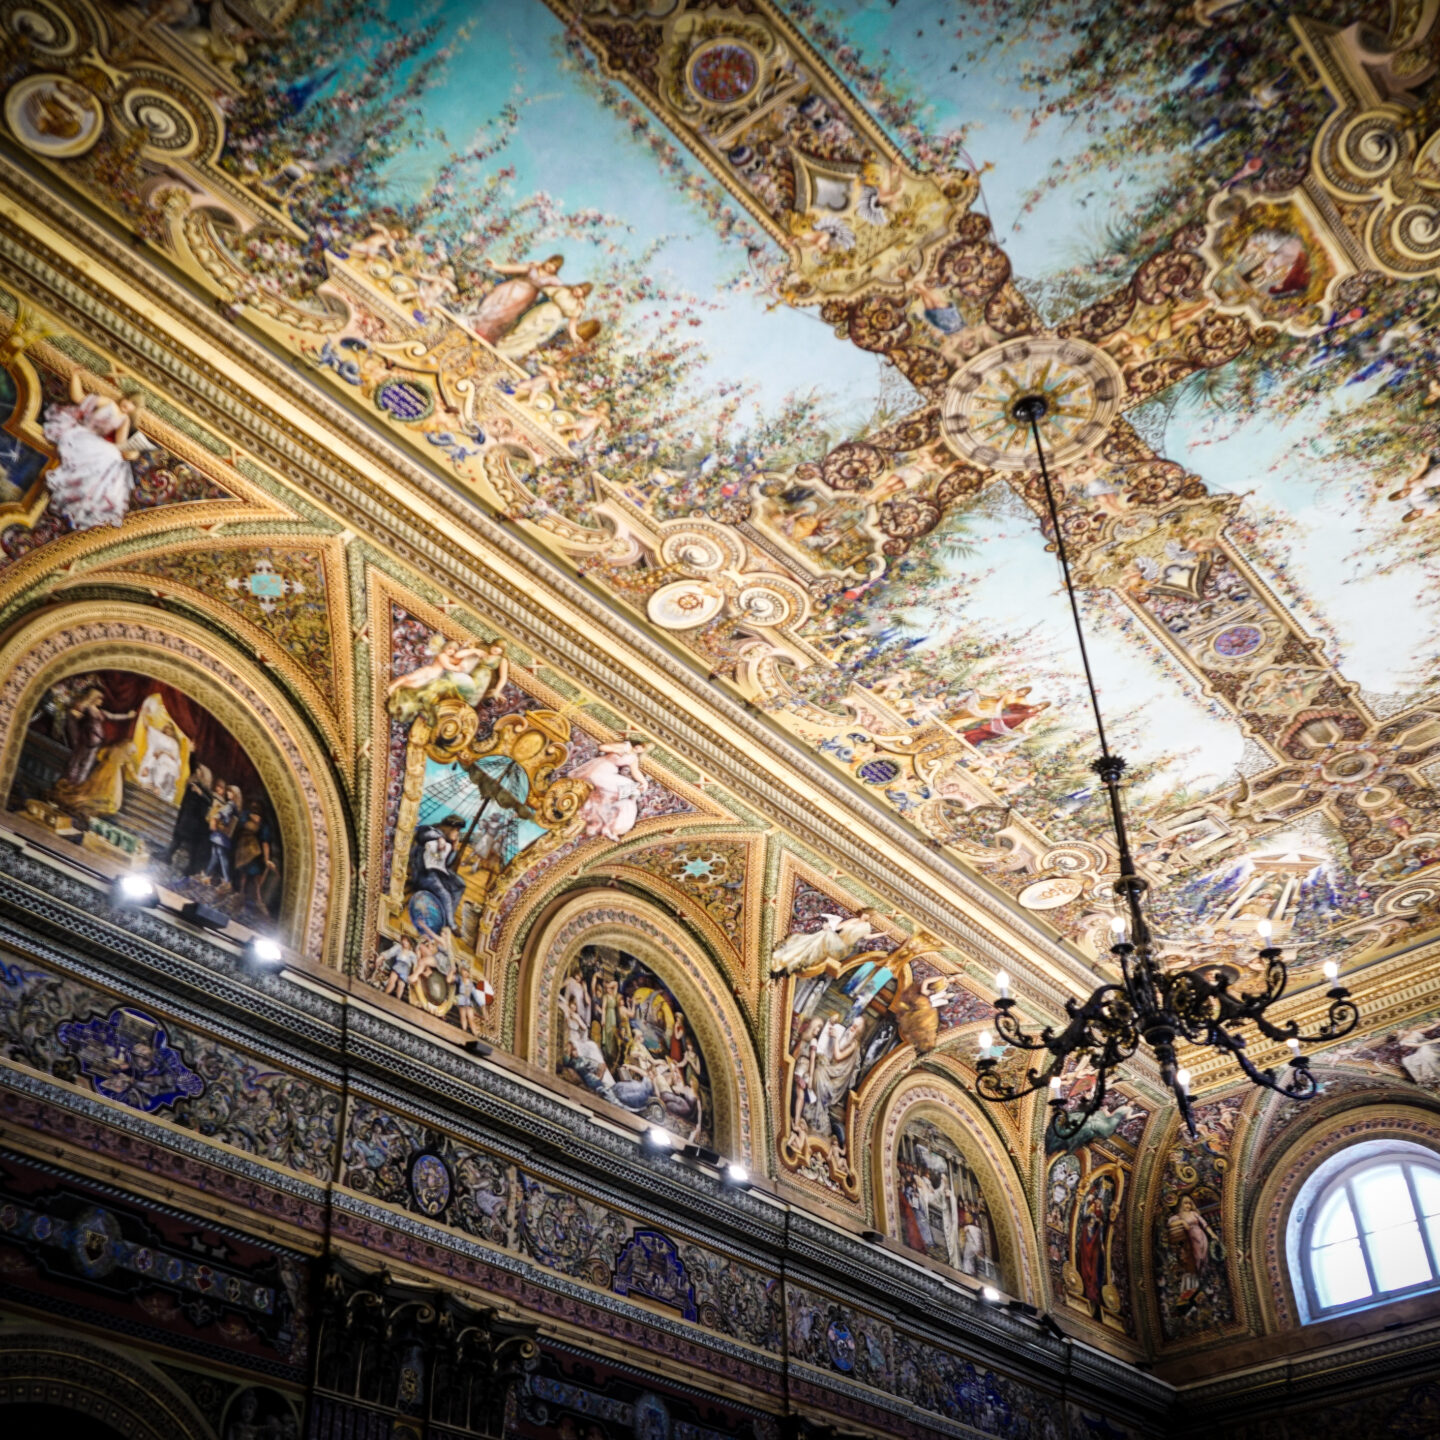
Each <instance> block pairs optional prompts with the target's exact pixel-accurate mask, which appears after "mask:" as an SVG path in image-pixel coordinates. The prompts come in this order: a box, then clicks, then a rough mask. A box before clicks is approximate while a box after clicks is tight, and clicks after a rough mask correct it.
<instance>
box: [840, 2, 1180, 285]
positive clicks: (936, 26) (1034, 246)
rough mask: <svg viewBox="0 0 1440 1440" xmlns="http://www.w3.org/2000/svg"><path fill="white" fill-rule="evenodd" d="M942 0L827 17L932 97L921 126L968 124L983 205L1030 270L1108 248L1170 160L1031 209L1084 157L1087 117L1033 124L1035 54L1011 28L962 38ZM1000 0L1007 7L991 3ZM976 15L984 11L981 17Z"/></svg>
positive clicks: (1074, 186) (1016, 259) (1069, 189)
mask: <svg viewBox="0 0 1440 1440" xmlns="http://www.w3.org/2000/svg"><path fill="white" fill-rule="evenodd" d="M964 8H965V7H964V4H963V3H962V4H961V5H960V6H959V7H957V6H956V5H954V4H953V3H942V0H899V3H897V4H895V5H893V6H892V5H890V4H889V3H887V0H834V3H830V4H826V5H824V6H823V15H824V18H825V20H826V21H827V22H828V23H830V24H832V25H833V26H834V28H836V29H837V30H839V31H840V32H841V33H843V34H844V35H845V36H846V37H848V39H849V40H850V42H851V43H852V44H853V45H854V46H855V47H856V48H857V49H858V50H859V51H860V53H861V55H862V57H863V60H864V63H866V64H867V65H871V66H873V67H875V68H878V69H880V70H882V71H883V72H884V74H885V77H886V80H887V82H888V83H889V87H890V89H891V90H892V91H895V92H897V93H898V94H899V95H901V96H902V97H904V98H911V97H914V98H917V99H919V100H920V101H921V102H922V106H923V109H922V113H921V115H920V124H921V127H922V128H923V129H925V130H927V131H929V132H931V133H932V134H943V133H945V132H948V131H956V130H960V131H963V132H964V133H965V135H966V149H967V150H968V152H969V155H970V157H971V159H972V160H973V162H974V165H975V168H977V169H981V168H983V167H992V168H988V169H985V173H984V175H983V178H982V181H981V202H980V208H981V209H983V210H986V211H987V212H988V213H989V215H990V219H991V222H992V223H993V224H994V227H995V235H996V238H997V240H999V242H1000V244H1001V245H1003V246H1004V248H1005V250H1006V253H1007V254H1008V255H1009V256H1010V260H1011V263H1012V265H1013V266H1014V269H1015V274H1016V275H1017V276H1019V277H1022V278H1028V279H1031V280H1041V279H1045V278H1048V277H1051V276H1053V275H1055V274H1057V273H1058V272H1061V271H1066V270H1070V269H1072V268H1073V267H1075V266H1077V265H1082V264H1085V263H1086V262H1087V261H1089V260H1090V259H1091V258H1093V256H1094V255H1096V254H1097V253H1104V252H1105V250H1106V248H1107V247H1106V233H1105V232H1106V222H1107V220H1108V219H1109V218H1110V217H1111V216H1112V215H1113V214H1115V213H1116V212H1117V211H1121V210H1124V209H1126V208H1128V207H1129V205H1131V204H1133V203H1134V202H1136V201H1138V200H1139V199H1140V198H1142V197H1143V196H1144V195H1145V194H1147V193H1148V192H1149V191H1150V190H1151V189H1152V188H1153V185H1154V182H1155V181H1156V180H1157V179H1158V177H1159V176H1160V175H1161V174H1162V173H1163V168H1164V164H1165V161H1164V160H1154V159H1149V158H1147V157H1145V156H1135V157H1134V160H1133V163H1132V164H1131V165H1130V167H1129V168H1128V169H1127V170H1126V171H1125V172H1124V173H1119V172H1117V173H1114V174H1110V175H1106V176H1103V177H1100V176H1095V175H1088V176H1084V175H1082V176H1079V177H1078V178H1077V179H1075V180H1074V181H1073V182H1071V183H1068V184H1065V185H1062V186H1061V187H1060V188H1058V189H1056V190H1054V191H1051V192H1050V193H1049V194H1047V195H1046V196H1045V197H1044V198H1043V199H1041V200H1040V201H1039V203H1038V204H1037V205H1036V206H1035V208H1034V209H1033V210H1031V211H1030V212H1029V213H1028V214H1026V213H1024V210H1025V203H1026V192H1027V191H1029V190H1030V189H1031V187H1033V186H1034V185H1035V183H1036V182H1037V181H1038V180H1039V179H1040V177H1041V176H1042V175H1044V174H1045V172H1046V171H1047V170H1049V169H1050V167H1051V166H1052V165H1053V164H1054V163H1056V162H1060V163H1061V164H1063V163H1064V162H1065V161H1067V160H1070V159H1073V158H1075V157H1078V156H1079V155H1080V154H1081V153H1082V152H1083V151H1084V150H1085V149H1086V148H1087V146H1088V145H1089V144H1090V143H1091V140H1090V137H1089V136H1087V135H1086V134H1085V132H1084V130H1083V128H1082V127H1081V126H1080V125H1078V124H1074V125H1072V124H1067V123H1066V122H1064V121H1058V120H1056V121H1051V122H1049V123H1047V124H1046V125H1044V126H1042V127H1040V128H1039V129H1032V127H1031V123H1030V110H1031V107H1032V106H1033V105H1034V103H1035V95H1034V93H1033V92H1030V91H1027V90H1025V89H1024V88H1023V87H1022V86H1021V84H1020V79H1019V76H1020V65H1021V61H1022V60H1023V59H1030V58H1032V57H1031V56H1030V54H1029V53H1028V52H1027V50H1026V49H1024V48H1023V47H1022V46H1020V45H1019V44H1007V43H1006V40H1005V38H1004V37H1003V36H1002V37H1000V38H996V39H994V40H992V41H989V42H988V43H985V44H983V45H980V46H978V48H979V50H980V53H979V54H978V55H977V57H976V59H975V60H974V61H971V60H969V59H968V58H967V55H968V52H970V51H971V50H973V49H976V48H977V42H976V40H975V39H974V38H973V37H966V38H965V39H961V38H958V37H957V33H956V32H957V30H958V28H959V25H958V23H957V14H958V12H960V11H963V9H964ZM990 8H991V9H992V10H993V9H996V8H1003V7H995V6H992V7H990ZM972 23H973V21H972Z"/></svg>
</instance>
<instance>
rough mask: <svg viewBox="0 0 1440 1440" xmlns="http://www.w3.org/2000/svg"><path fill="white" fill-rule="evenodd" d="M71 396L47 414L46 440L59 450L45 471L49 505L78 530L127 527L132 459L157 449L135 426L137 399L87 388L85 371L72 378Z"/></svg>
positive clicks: (52, 407)
mask: <svg viewBox="0 0 1440 1440" xmlns="http://www.w3.org/2000/svg"><path fill="white" fill-rule="evenodd" d="M70 400H71V403H70V404H69V405H52V406H51V407H50V409H49V411H48V413H47V414H46V417H45V425H44V430H45V438H46V439H47V440H48V441H49V442H50V443H51V444H52V445H53V446H54V447H55V448H56V450H58V451H59V452H60V463H59V464H58V465H56V466H55V467H54V468H53V469H51V470H49V471H47V472H46V475H45V484H46V486H47V487H48V489H49V491H50V503H51V504H52V505H53V506H54V507H55V509H56V510H58V511H59V512H60V514H62V515H63V516H64V517H65V518H66V519H67V520H68V521H69V522H70V523H71V525H73V526H74V527H75V529H77V530H90V529H93V528H94V527H95V526H97V525H122V524H124V522H125V516H126V514H127V513H128V512H129V509H130V495H131V492H132V491H133V490H134V488H135V475H134V472H133V471H132V470H131V468H130V462H131V461H132V460H135V459H137V458H138V457H139V455H140V452H141V451H142V450H148V449H152V448H153V446H151V444H150V442H149V441H148V440H146V439H145V437H144V436H143V435H141V434H140V432H139V431H138V430H136V429H135V428H134V426H135V402H134V401H133V400H111V399H108V398H107V397H106V396H104V395H99V394H96V393H95V392H94V391H87V390H86V388H85V372H84V371H83V370H80V369H76V370H75V371H74V373H73V374H72V375H71V376H70Z"/></svg>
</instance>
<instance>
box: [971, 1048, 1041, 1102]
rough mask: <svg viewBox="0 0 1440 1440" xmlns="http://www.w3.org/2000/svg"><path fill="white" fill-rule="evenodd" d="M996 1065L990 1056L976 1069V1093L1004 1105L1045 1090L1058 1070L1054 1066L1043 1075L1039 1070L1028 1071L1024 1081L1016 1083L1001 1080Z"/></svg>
mask: <svg viewBox="0 0 1440 1440" xmlns="http://www.w3.org/2000/svg"><path fill="white" fill-rule="evenodd" d="M995 1063H996V1062H995V1060H994V1058H993V1057H989V1056H987V1057H986V1058H985V1059H984V1060H982V1061H980V1063H979V1065H978V1066H977V1067H976V1071H977V1073H976V1076H975V1093H976V1094H977V1095H978V1096H979V1097H980V1099H982V1100H994V1101H998V1102H1000V1103H1002V1104H1003V1103H1005V1102H1007V1101H1010V1100H1021V1099H1023V1098H1024V1097H1025V1096H1026V1095H1033V1094H1034V1093H1035V1092H1036V1091H1037V1090H1042V1089H1044V1087H1045V1086H1046V1085H1048V1084H1049V1083H1050V1077H1051V1075H1053V1074H1054V1073H1055V1070H1056V1067H1054V1066H1052V1067H1051V1068H1050V1069H1049V1070H1047V1071H1045V1072H1044V1073H1043V1074H1042V1073H1041V1072H1040V1071H1038V1070H1027V1071H1026V1072H1025V1078H1024V1080H1023V1081H1018V1082H1016V1081H1010V1080H1004V1079H1001V1077H1000V1076H999V1075H998V1074H997V1073H996V1071H995Z"/></svg>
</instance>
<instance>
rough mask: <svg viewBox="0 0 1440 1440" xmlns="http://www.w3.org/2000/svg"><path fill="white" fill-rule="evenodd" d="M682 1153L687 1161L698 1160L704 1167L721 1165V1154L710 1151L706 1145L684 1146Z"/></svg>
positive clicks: (681, 1148)
mask: <svg viewBox="0 0 1440 1440" xmlns="http://www.w3.org/2000/svg"><path fill="white" fill-rule="evenodd" d="M680 1153H681V1154H682V1155H683V1156H685V1158H686V1159H687V1160H698V1161H700V1163H701V1164H702V1165H718V1164H719V1163H720V1152H719V1151H718V1150H710V1149H708V1148H707V1147H706V1146H704V1145H682V1146H681V1147H680Z"/></svg>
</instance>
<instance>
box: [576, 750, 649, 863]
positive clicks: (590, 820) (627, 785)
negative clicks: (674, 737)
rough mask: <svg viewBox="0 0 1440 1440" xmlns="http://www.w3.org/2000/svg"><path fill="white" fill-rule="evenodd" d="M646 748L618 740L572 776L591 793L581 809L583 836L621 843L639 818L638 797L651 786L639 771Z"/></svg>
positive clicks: (578, 767) (577, 768) (578, 766)
mask: <svg viewBox="0 0 1440 1440" xmlns="http://www.w3.org/2000/svg"><path fill="white" fill-rule="evenodd" d="M644 753H645V746H644V745H643V744H642V745H637V744H635V743H634V742H633V741H630V740H619V741H616V742H614V743H612V744H609V745H602V746H600V750H599V754H597V755H596V756H595V758H594V759H593V760H587V761H585V763H584V764H583V765H577V766H576V767H575V769H574V770H573V771H572V772H571V774H572V775H573V776H574V777H575V779H577V780H585V781H588V782H589V785H590V793H589V794H588V795H587V796H586V797H585V803H584V804H583V805H582V806H581V807H580V821H581V826H582V828H583V831H584V833H585V834H586V835H603V836H604V837H605V838H606V839H607V840H623V839H624V838H625V836H626V835H628V834H629V833H630V832H631V831H632V830H633V829H634V828H635V822H636V821H637V820H638V819H639V818H640V797H641V796H642V795H644V793H645V791H646V790H647V789H649V786H650V782H649V781H648V780H647V779H646V778H645V773H644V771H642V770H641V768H640V758H641V756H643V755H644Z"/></svg>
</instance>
